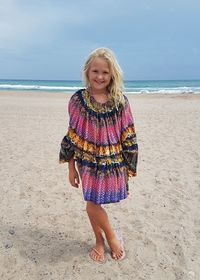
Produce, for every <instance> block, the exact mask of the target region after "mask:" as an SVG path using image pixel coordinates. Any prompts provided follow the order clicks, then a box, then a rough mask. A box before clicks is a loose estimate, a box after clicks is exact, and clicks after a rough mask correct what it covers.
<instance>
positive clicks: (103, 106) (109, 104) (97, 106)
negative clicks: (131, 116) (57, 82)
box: [83, 89, 114, 112]
mask: <svg viewBox="0 0 200 280" xmlns="http://www.w3.org/2000/svg"><path fill="white" fill-rule="evenodd" d="M83 95H84V98H85V100H86V102H87V104H88V105H89V107H91V108H92V109H93V110H94V111H98V112H101V111H105V110H110V109H111V108H112V109H113V107H114V104H113V101H111V100H107V101H106V102H102V103H101V102H98V101H97V100H96V99H95V98H94V96H92V95H90V93H89V92H88V91H87V90H86V89H84V90H83Z"/></svg>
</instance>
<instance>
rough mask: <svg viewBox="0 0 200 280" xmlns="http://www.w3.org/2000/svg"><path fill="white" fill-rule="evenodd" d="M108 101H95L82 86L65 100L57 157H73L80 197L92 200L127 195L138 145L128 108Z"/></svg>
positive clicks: (113, 199)
mask: <svg viewBox="0 0 200 280" xmlns="http://www.w3.org/2000/svg"><path fill="white" fill-rule="evenodd" d="M124 98H125V104H124V105H120V106H119V108H116V107H115V106H114V104H113V102H112V101H108V102H106V103H103V104H102V103H99V102H97V101H96V100H95V99H94V98H93V97H92V96H91V95H90V94H89V93H88V91H86V90H85V89H81V90H79V91H77V92H76V93H75V94H73V96H72V97H71V99H70V102H69V107H68V110H69V116H70V121H69V128H68V131H67V134H66V135H65V137H64V138H63V140H62V142H61V148H60V155H59V161H60V163H63V162H68V161H69V160H70V159H71V158H72V157H74V159H75V160H76V161H77V165H78V170H79V173H80V177H81V182H82V189H83V195H84V199H85V200H86V201H93V202H94V203H95V204H106V203H114V202H118V201H120V200H122V199H125V198H126V197H127V191H128V177H129V176H136V166H137V158H138V145H137V142H136V134H135V128H134V122H133V117H132V113H131V108H130V105H129V102H128V99H127V97H126V96H124Z"/></svg>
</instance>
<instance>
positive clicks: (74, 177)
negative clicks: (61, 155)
mask: <svg viewBox="0 0 200 280" xmlns="http://www.w3.org/2000/svg"><path fill="white" fill-rule="evenodd" d="M68 167H69V182H70V184H71V185H72V186H73V187H75V188H78V187H79V183H80V180H79V175H78V171H77V170H76V167H75V160H74V157H72V158H71V159H70V160H69V163H68Z"/></svg>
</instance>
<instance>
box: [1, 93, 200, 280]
mask: <svg viewBox="0 0 200 280" xmlns="http://www.w3.org/2000/svg"><path fill="white" fill-rule="evenodd" d="M69 97H70V94H69V93H56V92H54V93H53V92H36V91H35V92H31V91H27V92H25V91H24V92H20V91H15V92H14V91H13V92H12V91H1V92H0V129H1V138H0V141H1V153H0V161H1V169H0V176H1V195H0V197H1V203H0V279H1V280H29V279H30V280H51V279H52V280H65V279H66V280H72V279H74V280H86V279H91V280H93V279H96V280H101V279H105V280H114V279H115V280H121V279H123V280H126V279H130V280H132V279H134V280H165V279H166V280H199V279H200V250H199V248H200V218H199V213H200V148H199V146H200V141H199V138H200V94H199V95H198V94H196V95H195V94H180V95H175V94H172V95H170V94H168V95H167V94H166V95H164V94H160V95H159V94H156V95H155V94H149V95H147V94H140V95H137V94H136V95H131V94H129V95H128V98H129V101H130V103H131V106H132V110H133V115H134V118H135V124H136V131H137V138H138V144H139V163H138V176H137V177H136V178H134V179H131V180H130V196H129V198H128V199H126V200H124V201H122V202H120V203H117V204H113V205H106V206H105V208H106V210H107V212H108V214H109V216H110V219H111V222H112V224H113V226H114V227H115V228H120V230H121V231H122V233H123V238H124V242H125V248H126V252H127V257H126V259H124V260H123V261H121V262H117V261H114V260H112V258H111V257H110V255H109V251H107V253H106V257H107V262H106V263H105V264H97V263H94V262H93V261H92V260H90V258H89V257H88V252H89V251H90V249H91V248H92V246H93V245H94V236H93V233H92V230H91V227H90V224H89V222H88V218H87V215H86V211H85V202H84V201H83V197H82V190H81V187H80V188H79V189H74V188H72V187H71V186H70V185H69V182H68V167H67V164H62V165H60V164H59V163H58V153H59V149H60V142H61V140H62V138H63V136H64V134H65V132H66V130H67V126H68V115H67V102H68V100H69Z"/></svg>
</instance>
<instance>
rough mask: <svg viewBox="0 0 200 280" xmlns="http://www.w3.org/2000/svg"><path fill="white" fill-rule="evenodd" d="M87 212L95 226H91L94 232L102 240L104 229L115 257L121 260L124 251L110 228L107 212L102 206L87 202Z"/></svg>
mask: <svg viewBox="0 0 200 280" xmlns="http://www.w3.org/2000/svg"><path fill="white" fill-rule="evenodd" d="M86 210H87V213H88V216H89V217H90V221H91V219H92V222H93V224H92V223H91V224H92V227H93V226H94V227H93V230H94V232H96V233H97V236H98V238H99V240H100V239H101V237H100V235H101V236H102V233H101V229H102V230H103V231H104V233H105V235H106V239H107V242H108V245H109V246H110V248H111V251H112V252H113V257H114V258H115V259H119V258H120V257H121V256H122V254H123V250H122V248H121V245H120V242H119V240H118V239H117V238H116V235H115V233H114V231H113V229H112V228H111V226H110V223H109V220H108V215H107V213H106V211H105V210H104V209H103V208H102V207H101V205H96V204H94V203H93V202H91V201H88V202H87V207H86ZM94 221H95V223H94ZM95 236H96V234H95Z"/></svg>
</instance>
